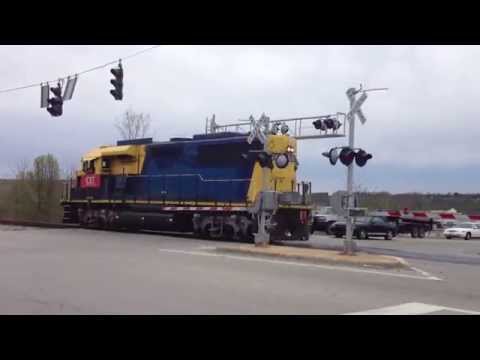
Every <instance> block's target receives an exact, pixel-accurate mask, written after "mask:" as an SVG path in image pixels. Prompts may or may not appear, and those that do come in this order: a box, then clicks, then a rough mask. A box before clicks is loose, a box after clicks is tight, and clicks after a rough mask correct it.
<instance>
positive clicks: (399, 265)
mask: <svg viewBox="0 0 480 360" xmlns="http://www.w3.org/2000/svg"><path fill="white" fill-rule="evenodd" d="M282 248H285V246H282ZM267 249H268V250H267ZM292 249H295V248H292ZM215 250H216V251H217V252H220V253H227V254H237V255H238V254H242V255H250V256H264V257H269V258H277V259H278V258H280V259H291V260H301V261H306V262H309V263H318V264H329V265H349V266H355V267H362V268H364V267H375V268H384V269H405V268H410V266H409V264H408V262H407V261H405V260H404V259H402V258H400V257H397V256H389V255H375V254H367V253H363V252H361V253H358V256H346V255H340V254H339V252H338V251H331V250H320V251H321V253H320V255H319V251H315V250H313V249H312V251H311V253H310V254H298V253H297V254H288V253H282V252H279V251H275V250H276V249H275V246H269V247H268V248H255V246H254V245H251V246H249V247H246V246H243V247H242V246H235V247H234V246H222V247H216V248H215ZM269 250H270V251H269ZM359 256H365V257H367V259H364V260H359V259H360V258H359Z"/></svg>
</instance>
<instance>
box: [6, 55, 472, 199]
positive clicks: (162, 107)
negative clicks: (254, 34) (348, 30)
mask: <svg viewBox="0 0 480 360" xmlns="http://www.w3.org/2000/svg"><path fill="white" fill-rule="evenodd" d="M146 47H147V46H0V56H1V58H2V62H1V63H0V73H2V87H3V88H7V87H15V86H20V85H24V84H30V83H36V82H40V81H42V80H52V79H55V78H58V77H60V76H64V75H67V74H73V73H75V72H79V71H82V70H85V69H88V68H90V67H93V66H96V65H98V64H104V63H106V62H109V61H111V60H112V59H116V58H119V57H122V56H125V55H128V54H131V53H134V52H136V51H138V50H141V49H143V48H146ZM479 59H480V47H478V46H165V47H160V48H158V49H156V50H153V51H151V52H149V53H145V54H143V55H141V56H139V57H136V58H132V59H130V60H126V61H125V62H124V68H125V98H124V101H123V102H118V101H114V100H113V98H112V96H111V95H110V93H109V90H110V88H111V86H110V78H111V75H110V72H109V67H106V68H104V69H101V70H98V71H95V72H91V73H88V74H85V75H82V76H80V78H79V81H78V83H77V88H76V91H75V94H74V96H73V99H72V100H71V101H69V102H67V103H65V106H64V115H63V116H62V117H59V118H52V117H51V116H50V115H49V114H48V113H47V112H46V111H45V109H40V107H39V102H40V99H39V97H40V89H39V88H32V89H26V90H22V91H18V92H12V93H3V94H0V96H1V101H0V111H1V113H2V132H1V133H0V150H1V151H2V154H4V156H3V157H2V158H1V159H0V175H5V174H6V173H8V172H9V168H11V166H12V164H16V163H18V161H20V160H21V159H24V158H33V157H34V156H36V155H39V154H41V153H45V152H51V153H53V154H55V155H56V156H57V157H59V158H60V160H61V161H62V163H65V164H67V163H68V164H77V163H78V159H79V157H80V156H81V154H82V153H83V152H85V151H86V150H88V149H90V148H92V147H95V146H97V145H100V144H108V143H114V142H115V141H116V140H117V135H118V134H117V133H116V130H115V128H114V126H113V122H114V120H115V118H117V117H118V116H120V115H121V114H122V113H123V112H124V111H125V110H126V109H127V108H129V107H131V108H132V109H134V110H135V111H139V112H145V113H149V114H150V115H151V117H152V120H153V129H154V130H155V133H156V140H166V139H168V138H169V137H173V136H191V135H192V134H193V133H200V132H202V131H203V129H204V126H205V118H206V117H207V116H211V115H212V114H213V113H215V114H216V118H217V121H218V122H219V123H231V122H235V121H237V120H238V119H246V118H248V117H249V116H250V115H251V114H253V115H254V116H255V117H259V116H260V115H261V114H262V113H263V112H265V113H266V114H267V115H268V116H270V117H271V118H285V117H293V116H309V115H319V114H325V113H332V112H336V111H343V112H345V111H346V110H347V108H348V101H347V97H346V95H345V91H346V89H347V88H349V87H352V86H358V84H360V83H363V84H364V85H366V86H367V87H389V89H390V90H389V91H388V92H381V93H380V92H378V93H369V98H368V99H367V101H366V102H365V105H364V106H363V110H364V113H365V114H366V116H367V118H368V121H367V123H366V124H365V125H358V126H357V127H356V145H357V146H359V147H363V148H365V149H366V150H367V151H369V152H371V153H372V154H374V158H373V159H372V160H371V162H370V163H369V164H368V165H367V166H366V167H365V168H364V169H360V170H359V174H360V175H359V176H360V179H361V177H362V176H365V177H367V178H368V177H369V176H371V174H377V177H378V181H384V184H383V188H384V189H388V190H390V191H397V190H398V191H400V190H402V189H405V186H403V185H402V182H401V181H400V182H399V181H397V180H398V177H399V176H400V177H401V176H402V174H404V175H405V176H407V175H408V174H415V173H417V174H419V177H417V178H415V177H411V178H409V179H410V180H409V181H411V182H412V183H411V185H412V187H415V186H416V185H415V184H417V185H418V186H417V187H418V188H425V186H426V185H425V182H424V181H423V180H422V179H426V178H427V177H428V176H427V175H428V173H435V172H436V171H437V172H438V171H439V169H443V170H442V171H446V172H448V171H451V172H455V173H457V174H460V175H459V176H457V177H445V176H443V177H440V178H437V179H431V181H432V182H433V183H435V185H432V187H435V188H437V189H440V190H441V189H452V188H455V187H456V191H460V192H461V191H462V189H463V188H464V187H469V188H471V187H472V186H473V185H466V184H465V183H464V182H462V181H460V180H459V179H458V177H466V176H470V175H469V172H468V169H469V168H471V167H478V166H479V164H480V153H479V152H478V151H476V150H475V149H476V145H477V142H478V140H477V138H478V133H479V131H478V130H477V128H478V124H477V112H478V111H477V94H478V93H480V91H479V90H480V88H479V84H480V69H479V68H478V66H477V64H478V60H479ZM346 142H347V140H346V139H337V140H320V141H316V142H313V141H303V142H301V143H300V156H301V158H300V160H301V162H302V169H301V171H300V174H299V175H300V176H304V175H305V176H307V175H308V176H309V177H311V178H312V179H314V181H315V187H316V188H317V189H318V191H321V189H328V191H334V190H335V189H338V188H342V187H343V186H344V181H345V179H344V170H345V168H342V167H340V166H339V165H337V166H336V167H335V168H334V167H331V166H330V165H329V164H328V161H326V159H325V158H323V157H322V156H321V152H322V151H325V150H327V149H328V147H330V146H333V145H343V144H345V143H346ZM382 169H384V170H385V171H383V172H382ZM387 169H388V171H389V172H391V173H394V174H396V175H395V176H396V177H397V178H396V179H389V178H387V177H384V180H381V179H383V178H382V174H385V173H386V171H387ZM319 172H321V173H319ZM368 174H370V175H368ZM408 176H410V175H408ZM373 180H375V179H373ZM378 181H377V180H375V182H378ZM380 185H381V184H380ZM428 186H429V185H427V187H428ZM445 191H447V190H445Z"/></svg>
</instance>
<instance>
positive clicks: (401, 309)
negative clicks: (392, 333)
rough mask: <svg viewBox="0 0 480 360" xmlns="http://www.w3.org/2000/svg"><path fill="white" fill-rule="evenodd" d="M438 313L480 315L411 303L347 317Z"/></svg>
mask: <svg viewBox="0 0 480 360" xmlns="http://www.w3.org/2000/svg"><path fill="white" fill-rule="evenodd" d="M437 311H451V312H460V313H463V314H471V315H480V312H477V311H471V310H465V309H457V308H451V307H445V306H439V305H431V304H424V303H416V302H410V303H405V304H400V305H395V306H387V307H383V308H379V309H372V310H366V311H360V312H353V313H348V314H345V315H425V314H430V313H433V312H437Z"/></svg>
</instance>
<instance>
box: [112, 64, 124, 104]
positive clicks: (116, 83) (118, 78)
mask: <svg viewBox="0 0 480 360" xmlns="http://www.w3.org/2000/svg"><path fill="white" fill-rule="evenodd" d="M110 72H111V73H112V74H113V76H114V77H115V79H112V80H110V83H111V84H112V85H113V87H114V88H115V89H112V90H110V94H112V96H113V97H114V98H115V100H122V99H123V68H122V63H121V62H119V63H118V68H113V69H110Z"/></svg>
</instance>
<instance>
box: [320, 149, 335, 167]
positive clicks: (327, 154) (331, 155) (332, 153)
mask: <svg viewBox="0 0 480 360" xmlns="http://www.w3.org/2000/svg"><path fill="white" fill-rule="evenodd" d="M322 155H323V156H325V157H327V158H328V160H330V164H332V165H335V164H336V163H337V160H338V155H339V154H338V150H337V149H336V148H333V149H330V151H327V152H324V153H322Z"/></svg>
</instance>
